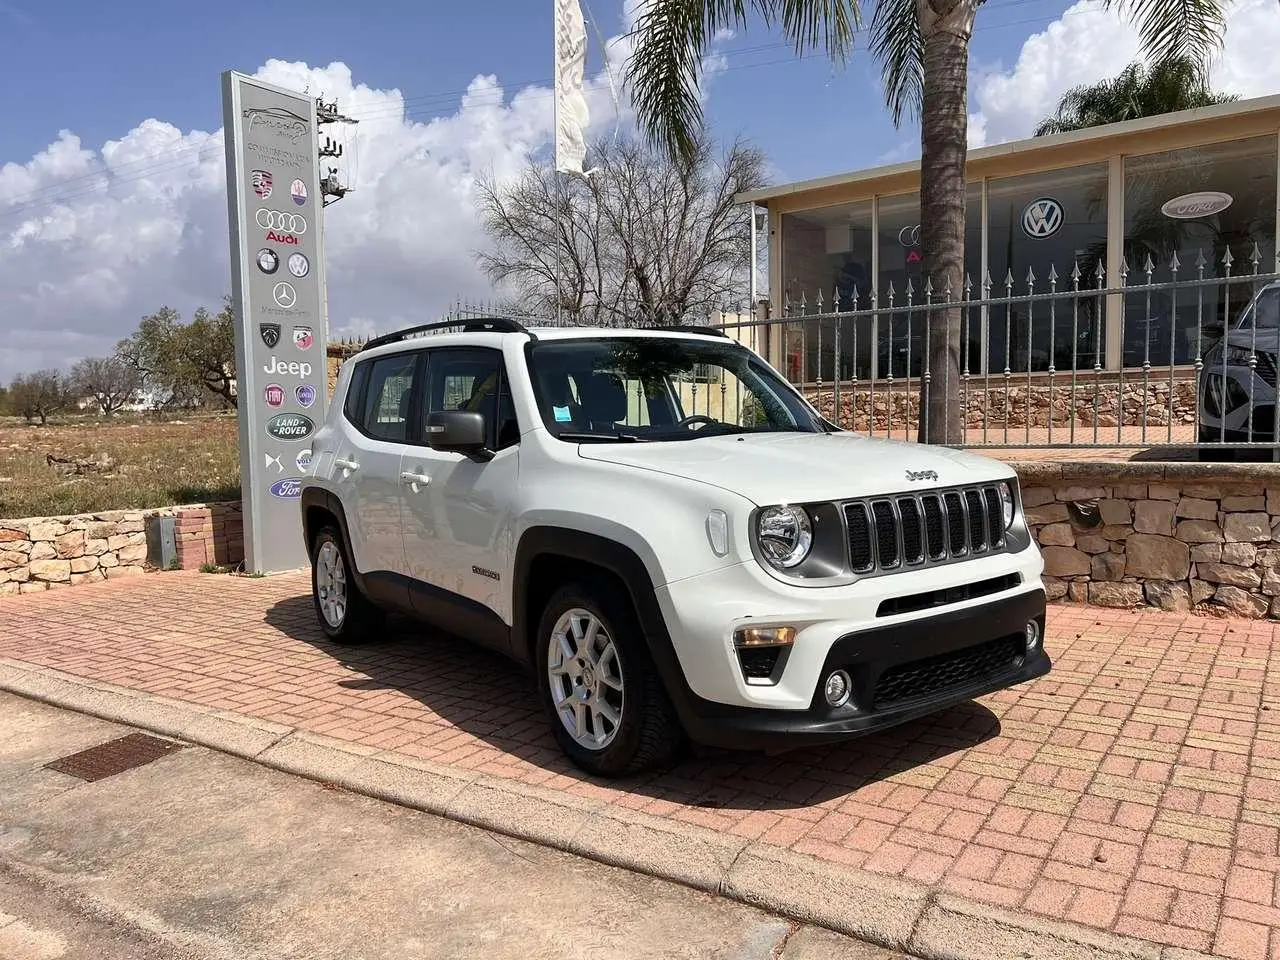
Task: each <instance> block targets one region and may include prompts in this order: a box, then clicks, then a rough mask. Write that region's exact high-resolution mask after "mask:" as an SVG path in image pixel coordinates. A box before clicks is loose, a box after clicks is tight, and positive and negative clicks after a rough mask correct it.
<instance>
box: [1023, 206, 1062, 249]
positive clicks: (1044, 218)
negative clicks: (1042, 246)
mask: <svg viewBox="0 0 1280 960" xmlns="http://www.w3.org/2000/svg"><path fill="white" fill-rule="evenodd" d="M1064 220H1066V214H1065V213H1064V212H1063V209H1062V204H1060V203H1059V202H1058V201H1057V200H1054V199H1053V198H1052V197H1040V198H1039V199H1037V200H1032V201H1031V202H1030V203H1028V204H1027V205H1026V207H1025V208H1024V209H1023V211H1022V230H1023V232H1024V233H1026V235H1027V236H1028V237H1030V238H1031V239H1032V240H1045V239H1047V238H1049V237H1052V236H1053V235H1054V234H1055V233H1057V232H1058V231H1059V230H1060V229H1061V228H1062V223H1063V221H1064Z"/></svg>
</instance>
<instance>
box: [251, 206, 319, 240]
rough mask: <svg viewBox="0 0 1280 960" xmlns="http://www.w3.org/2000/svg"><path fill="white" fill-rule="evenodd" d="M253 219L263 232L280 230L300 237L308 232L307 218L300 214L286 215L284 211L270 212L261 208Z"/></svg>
mask: <svg viewBox="0 0 1280 960" xmlns="http://www.w3.org/2000/svg"><path fill="white" fill-rule="evenodd" d="M253 219H254V220H255V221H256V222H257V224H258V226H260V227H261V228H262V229H263V230H279V231H280V232H281V233H291V234H293V235H294V236H295V237H300V236H302V235H303V234H304V233H306V232H307V218H306V217H304V216H303V215H302V214H300V213H285V212H284V211H282V210H268V209H267V208H266V207H259V208H258V212H257V213H255V214H254V215H253Z"/></svg>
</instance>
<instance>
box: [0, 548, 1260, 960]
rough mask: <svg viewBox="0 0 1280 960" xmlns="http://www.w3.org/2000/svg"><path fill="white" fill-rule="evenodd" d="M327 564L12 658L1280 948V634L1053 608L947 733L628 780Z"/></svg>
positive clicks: (80, 620) (197, 583)
mask: <svg viewBox="0 0 1280 960" xmlns="http://www.w3.org/2000/svg"><path fill="white" fill-rule="evenodd" d="M307 590H308V581H307V579H306V577H305V575H303V574H288V575H284V576H278V577H270V578H262V579H253V578H243V577H230V576H213V575H203V574H196V573H165V574H156V575H152V576H147V577H138V578H134V579H131V580H121V581H113V582H108V583H103V584H95V585H92V586H82V587H77V588H76V589H74V590H65V591H55V592H52V593H47V594H42V595H34V596H26V597H15V598H6V599H4V600H3V601H0V657H11V658H15V659H19V660H24V661H27V662H30V663H35V664H41V665H45V666H50V667H55V668H57V669H60V670H64V671H67V672H70V673H74V674H78V675H80V676H84V677H90V678H94V679H99V680H104V681H110V682H112V683H117V684H122V685H126V686H132V687H135V688H138V689H141V690H146V691H150V692H153V693H157V694H163V695H167V696H172V697H177V698H181V699H184V700H188V701H192V702H196V703H200V704H205V705H208V706H212V707H218V708H224V709H231V710H237V711H240V712H243V713H247V714H252V715H255V716H259V717H264V718H268V719H271V720H276V721H280V722H284V723H288V724H292V725H294V726H298V727H301V728H303V729H307V730H311V731H315V732H317V733H322V734H326V735H329V736H332V737H338V738H342V739H345V740H350V741H357V742H359V743H363V744H369V745H372V746H376V747H380V748H384V749H389V750H396V751H399V752H402V753H405V754H410V755H413V756H417V757H424V758H428V759H431V760H434V761H436V762H443V763H449V764H454V765H457V766H459V767H467V768H475V769H480V770H483V771H485V772H487V773H491V774H496V775H499V776H505V777H511V778H515V779H518V780H521V781H525V782H529V783H538V784H542V785H545V786H552V787H557V788H560V789H563V790H565V791H569V792H573V793H578V794H584V795H590V796H593V797H596V798H600V799H603V800H606V801H608V802H612V803H616V804H618V805H620V806H627V807H632V808H636V809H641V810H644V811H646V812H648V813H651V814H657V815H661V816H667V817H672V818H676V819H679V820H684V821H688V822H691V823H695V824H701V825H704V826H707V827H711V828H714V829H717V830H722V831H730V832H732V833H735V834H739V835H742V836H744V837H748V838H752V839H759V840H762V841H764V842H768V843H773V844H777V845H781V846H784V847H790V848H792V849H794V850H797V851H801V852H804V853H808V854H811V855H816V856H818V857H825V858H828V859H830V860H833V861H836V862H838V863H841V864H849V865H852V866H856V867H860V868H863V869H865V870H870V871H876V872H880V873H884V874H889V875H896V876H902V877H906V878H909V879H912V880H915V881H919V882H923V883H926V884H931V885H934V886H935V887H936V888H938V889H942V890H947V891H952V892H955V893H959V894H961V895H964V896H967V897H970V898H972V899H976V900H980V901H984V902H988V903H991V904H996V905H1001V906H1008V907H1015V908H1021V909H1024V910H1026V911H1030V912H1033V913H1036V914H1041V915H1045V916H1049V917H1058V918H1066V919H1069V920H1073V921H1077V922H1080V923H1085V924H1089V925H1092V926H1095V927H1099V928H1104V929H1107V930H1111V931H1114V932H1116V933H1121V934H1129V935H1134V936H1138V937H1144V938H1147V939H1149V940H1154V941H1157V942H1160V943H1164V944H1171V945H1175V946H1183V947H1189V948H1193V949H1197V950H1203V951H1212V952H1213V953H1214V954H1216V955H1221V956H1225V957H1239V958H1270V957H1280V716H1278V715H1280V658H1276V657H1274V656H1273V654H1275V653H1277V652H1278V651H1277V644H1278V642H1280V628H1277V627H1274V626H1272V625H1271V624H1269V623H1265V622H1263V623H1258V622H1246V621H1229V620H1217V619H1207V618H1198V617H1190V616H1186V617H1183V616H1176V615H1170V614H1164V613H1159V612H1153V611H1145V610H1144V611H1139V612H1129V611H1108V610H1101V609H1097V608H1083V607H1069V606H1054V607H1052V608H1051V610H1050V618H1049V639H1048V647H1049V650H1050V652H1051V654H1052V655H1053V656H1054V658H1055V661H1056V663H1055V669H1054V671H1053V673H1051V674H1050V675H1049V676H1048V677H1046V678H1044V679H1042V680H1040V681H1037V682H1035V683H1033V684H1031V685H1028V686H1026V687H1023V688H1019V689H1016V690H1012V691H1004V692H1001V693H999V694H996V695H994V696H991V697H986V698H984V699H983V700H982V701H980V702H979V703H974V704H968V705H964V706H962V707H958V708H955V709H952V710H950V711H948V712H946V713H943V714H940V715H937V716H935V717H933V718H930V719H928V720H926V721H923V722H918V723H914V724H911V725H909V726H904V727H900V728H898V729H897V730H893V731H889V732H887V733H884V734H880V735H876V736H874V737H870V738H866V739H863V740H860V741H853V742H850V743H846V744H843V745H839V746H836V747H832V748H824V749H822V750H811V751H805V752H803V753H799V754H793V755H789V756H785V757H780V758H766V757H759V756H750V755H736V754H718V755H715V756H713V757H710V758H704V759H690V760H687V761H685V762H683V763H682V764H681V765H680V766H679V767H678V768H676V769H675V770H674V771H672V772H669V773H666V774H664V775H661V776H653V777H648V778H644V779H639V780H634V781H630V782H628V783H626V784H625V785H606V784H603V783H598V782H592V781H590V780H588V779H585V778H583V777H581V776H580V775H579V774H577V773H576V772H575V771H574V769H573V768H572V767H570V766H569V765H568V764H567V762H566V761H564V759H563V758H562V756H561V754H560V753H559V751H558V750H557V749H556V747H555V745H554V743H553V741H552V740H551V737H550V735H549V732H548V725H547V720H546V719H544V717H543V715H542V714H541V713H540V712H539V710H538V707H537V704H536V703H535V702H534V699H533V697H532V696H531V694H530V692H529V686H528V682H527V681H526V680H525V679H524V678H523V676H522V675H521V674H520V673H519V672H518V671H517V670H516V669H515V668H513V667H512V666H509V665H508V664H507V663H506V662H505V661H502V660H500V659H498V658H496V657H493V656H489V655H487V654H484V653H480V652H477V651H476V650H474V649H472V648H470V647H468V646H466V645H464V644H462V643H461V642H460V641H454V640H448V639H444V638H440V637H437V636H432V635H426V634H423V633H421V632H417V631H415V630H413V628H411V627H408V626H407V625H404V626H402V628H401V629H399V631H398V633H397V635H395V636H389V637H388V638H387V639H385V640H383V641H380V642H377V643H375V644H372V645H370V646H367V647H364V648H361V649H358V650H346V649H341V648H338V647H335V646H333V645H331V644H329V643H327V642H325V641H324V640H323V639H322V638H321V634H320V633H319V631H318V630H317V629H316V628H315V626H314V625H313V624H314V621H313V615H312V610H311V604H310V598H309V595H308V593H307Z"/></svg>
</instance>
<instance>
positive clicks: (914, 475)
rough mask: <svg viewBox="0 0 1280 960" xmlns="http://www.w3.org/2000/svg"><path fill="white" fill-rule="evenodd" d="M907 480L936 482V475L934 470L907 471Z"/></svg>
mask: <svg viewBox="0 0 1280 960" xmlns="http://www.w3.org/2000/svg"><path fill="white" fill-rule="evenodd" d="M907 479H908V480H937V479H938V474H937V472H936V471H934V470H908V471H907Z"/></svg>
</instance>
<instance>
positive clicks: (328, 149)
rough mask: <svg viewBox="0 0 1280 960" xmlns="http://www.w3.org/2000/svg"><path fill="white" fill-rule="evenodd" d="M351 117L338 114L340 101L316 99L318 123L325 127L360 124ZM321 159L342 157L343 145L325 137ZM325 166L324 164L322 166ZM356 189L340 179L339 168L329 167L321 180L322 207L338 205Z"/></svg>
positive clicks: (321, 149) (320, 153) (320, 151)
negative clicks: (331, 124)
mask: <svg viewBox="0 0 1280 960" xmlns="http://www.w3.org/2000/svg"><path fill="white" fill-rule="evenodd" d="M359 122H360V121H359V120H355V119H353V118H351V117H347V116H344V115H343V114H341V113H339V112H338V101H337V100H334V101H333V102H331V103H325V102H324V100H323V99H321V98H320V97H317V98H316V123H317V125H319V126H324V125H325V124H327V123H359ZM319 155H320V159H321V160H322V161H323V160H324V159H325V158H326V157H332V158H334V159H335V160H336V159H337V158H338V157H340V156H342V144H341V143H334V141H333V140H332V139H330V138H329V137H327V136H326V137H325V138H324V139H323V141H321V143H320V150H319ZM322 165H323V164H322ZM354 189H355V188H354V187H349V186H345V185H344V184H343V183H342V182H341V181H340V180H339V179H338V168H337V167H329V173H328V175H326V176H324V177H321V178H320V193H321V195H322V197H321V200H322V205H323V206H325V207H327V206H329V205H330V204H331V203H337V202H338V201H339V200H341V199H342V198H343V197H345V196H346V195H347V194H348V193H350V192H351V191H352V190H354Z"/></svg>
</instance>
